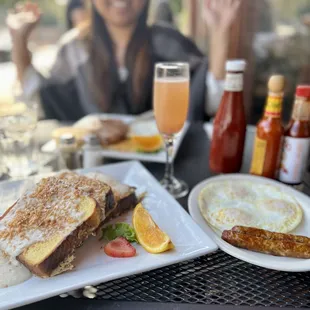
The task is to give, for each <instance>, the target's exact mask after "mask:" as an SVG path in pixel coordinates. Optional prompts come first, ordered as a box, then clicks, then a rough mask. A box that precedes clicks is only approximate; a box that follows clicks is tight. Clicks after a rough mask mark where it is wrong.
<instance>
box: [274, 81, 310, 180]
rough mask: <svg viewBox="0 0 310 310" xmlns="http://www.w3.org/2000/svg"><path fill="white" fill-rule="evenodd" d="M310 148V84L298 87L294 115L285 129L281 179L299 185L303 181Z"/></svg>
mask: <svg viewBox="0 0 310 310" xmlns="http://www.w3.org/2000/svg"><path fill="white" fill-rule="evenodd" d="M309 150H310V85H300V86H298V87H297V89H296V97H295V103H294V107H293V112H292V117H291V120H290V122H289V124H288V127H287V128H286V130H285V139H284V149H283V153H282V160H281V166H280V173H279V180H280V181H281V182H284V183H287V184H291V185H298V184H300V183H301V182H302V177H303V173H304V171H305V169H306V166H307V161H308V156H309Z"/></svg>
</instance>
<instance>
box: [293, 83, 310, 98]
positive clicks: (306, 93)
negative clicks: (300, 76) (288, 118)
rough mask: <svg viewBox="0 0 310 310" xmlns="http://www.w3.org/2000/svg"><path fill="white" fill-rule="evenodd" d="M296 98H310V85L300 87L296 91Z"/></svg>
mask: <svg viewBox="0 0 310 310" xmlns="http://www.w3.org/2000/svg"><path fill="white" fill-rule="evenodd" d="M296 96H298V97H304V98H310V85H298V86H297V89H296Z"/></svg>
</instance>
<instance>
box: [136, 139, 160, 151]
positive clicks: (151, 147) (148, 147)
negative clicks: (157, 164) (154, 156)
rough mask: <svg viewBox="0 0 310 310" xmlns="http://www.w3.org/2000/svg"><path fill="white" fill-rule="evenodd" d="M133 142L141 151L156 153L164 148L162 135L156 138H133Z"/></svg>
mask: <svg viewBox="0 0 310 310" xmlns="http://www.w3.org/2000/svg"><path fill="white" fill-rule="evenodd" d="M132 140H133V141H134V143H135V144H136V147H137V149H138V150H139V151H142V152H146V153H148V152H156V151H158V150H160V149H161V148H162V146H163V140H162V137H161V136H160V135H154V136H132Z"/></svg>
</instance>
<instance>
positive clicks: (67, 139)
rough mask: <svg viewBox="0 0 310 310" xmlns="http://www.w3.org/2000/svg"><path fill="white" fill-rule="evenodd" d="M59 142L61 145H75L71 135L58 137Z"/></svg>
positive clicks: (66, 134) (65, 134)
mask: <svg viewBox="0 0 310 310" xmlns="http://www.w3.org/2000/svg"><path fill="white" fill-rule="evenodd" d="M59 142H60V144H61V145H72V144H74V143H75V137H74V136H73V134H72V133H64V134H62V135H61V136H60V138H59Z"/></svg>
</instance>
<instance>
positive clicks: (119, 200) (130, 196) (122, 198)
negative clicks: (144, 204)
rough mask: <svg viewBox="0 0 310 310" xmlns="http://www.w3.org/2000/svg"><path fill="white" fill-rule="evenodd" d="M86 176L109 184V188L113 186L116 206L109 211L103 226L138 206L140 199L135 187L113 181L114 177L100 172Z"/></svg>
mask: <svg viewBox="0 0 310 310" xmlns="http://www.w3.org/2000/svg"><path fill="white" fill-rule="evenodd" d="M86 176H88V177H89V178H92V179H94V180H99V181H101V182H104V183H107V184H109V186H111V189H112V192H113V196H114V199H115V204H114V207H113V209H111V210H108V211H107V213H106V217H105V219H104V220H103V223H102V224H104V223H106V222H108V221H109V220H110V219H112V218H114V217H116V216H119V215H120V214H122V213H124V212H126V211H128V210H130V209H133V208H134V207H135V206H136V205H137V203H138V198H137V196H136V192H135V190H136V189H135V188H134V187H132V186H129V185H126V184H123V183H121V182H119V181H117V180H115V179H113V178H112V177H110V176H108V175H105V174H102V173H99V172H98V173H97V172H90V173H88V174H86Z"/></svg>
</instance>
